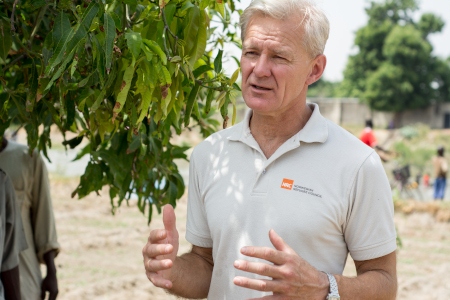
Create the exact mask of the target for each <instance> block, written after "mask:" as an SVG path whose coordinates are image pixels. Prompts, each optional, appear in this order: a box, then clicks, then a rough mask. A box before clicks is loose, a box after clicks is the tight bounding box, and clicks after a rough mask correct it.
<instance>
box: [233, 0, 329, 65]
mask: <svg viewBox="0 0 450 300" xmlns="http://www.w3.org/2000/svg"><path fill="white" fill-rule="evenodd" d="M257 14H261V15H263V16H267V17H271V18H274V19H278V20H284V19H287V18H289V17H291V16H300V17H301V18H299V19H300V22H299V24H298V25H299V26H302V27H303V29H304V31H305V34H304V38H303V41H302V43H303V46H304V47H305V49H306V51H307V52H308V53H309V54H310V55H311V56H312V57H316V56H317V55H319V54H323V51H324V49H325V43H326V42H327V39H328V35H329V31H330V24H329V22H328V18H327V17H326V16H325V13H324V12H323V11H322V10H321V9H320V8H319V7H318V6H316V5H315V4H314V3H313V2H311V1H309V0H252V2H251V3H250V5H249V6H248V7H247V8H246V9H245V10H244V12H243V13H242V15H241V19H240V24H241V36H242V41H244V40H245V34H246V30H247V25H248V23H249V21H250V19H251V18H252V17H253V16H255V15H257Z"/></svg>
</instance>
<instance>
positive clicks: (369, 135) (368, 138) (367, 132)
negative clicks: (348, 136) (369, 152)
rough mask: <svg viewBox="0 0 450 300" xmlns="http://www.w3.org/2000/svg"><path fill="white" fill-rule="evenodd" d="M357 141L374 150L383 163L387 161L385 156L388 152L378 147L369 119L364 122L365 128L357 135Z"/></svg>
mask: <svg viewBox="0 0 450 300" xmlns="http://www.w3.org/2000/svg"><path fill="white" fill-rule="evenodd" d="M359 139H360V140H361V141H362V142H363V143H364V144H366V145H367V146H369V147H371V148H373V149H375V150H376V151H377V154H378V155H379V156H380V158H381V160H382V161H383V162H387V161H388V158H387V155H388V154H390V152H389V151H387V150H385V149H384V148H382V147H380V146H379V145H378V140H377V138H376V136H375V133H374V132H373V123H372V120H371V119H367V120H366V127H364V129H363V131H362V132H361V134H360V135H359Z"/></svg>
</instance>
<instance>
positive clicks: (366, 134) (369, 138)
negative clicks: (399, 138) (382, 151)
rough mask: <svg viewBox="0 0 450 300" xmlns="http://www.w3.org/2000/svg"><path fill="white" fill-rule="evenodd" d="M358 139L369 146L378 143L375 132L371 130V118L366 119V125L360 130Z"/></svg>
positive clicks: (372, 146)
mask: <svg viewBox="0 0 450 300" xmlns="http://www.w3.org/2000/svg"><path fill="white" fill-rule="evenodd" d="M359 139H360V140H361V141H362V142H363V143H364V144H366V145H367V146H369V147H371V148H375V147H376V146H377V144H378V141H377V138H376V137H375V133H374V132H373V123H372V120H370V119H368V120H366V127H364V129H363V131H362V132H361V134H360V136H359Z"/></svg>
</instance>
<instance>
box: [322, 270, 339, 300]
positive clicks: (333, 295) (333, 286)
mask: <svg viewBox="0 0 450 300" xmlns="http://www.w3.org/2000/svg"><path fill="white" fill-rule="evenodd" d="M324 273H325V274H327V276H328V280H329V281H330V293H329V294H328V296H327V300H340V299H341V296H339V291H338V286H337V282H336V278H334V276H333V275H331V274H328V273H327V272H324Z"/></svg>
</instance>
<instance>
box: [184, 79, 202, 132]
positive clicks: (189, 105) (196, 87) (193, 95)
mask: <svg viewBox="0 0 450 300" xmlns="http://www.w3.org/2000/svg"><path fill="white" fill-rule="evenodd" d="M199 88H200V85H199V84H198V82H196V83H195V85H194V87H193V88H192V90H191V92H190V94H189V97H188V100H187V103H186V113H185V115H184V127H188V126H189V122H190V120H191V114H192V108H193V107H194V102H195V100H196V99H197V94H198V90H199Z"/></svg>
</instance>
